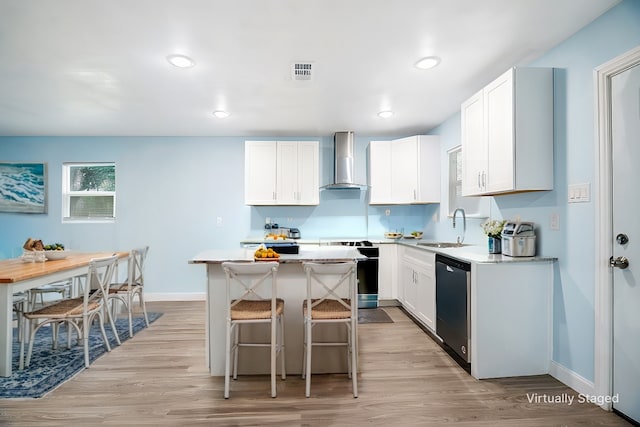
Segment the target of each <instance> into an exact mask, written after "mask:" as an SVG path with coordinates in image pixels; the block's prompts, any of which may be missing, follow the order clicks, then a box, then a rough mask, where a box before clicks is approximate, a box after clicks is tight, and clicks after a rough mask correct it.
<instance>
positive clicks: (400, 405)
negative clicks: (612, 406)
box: [0, 301, 628, 426]
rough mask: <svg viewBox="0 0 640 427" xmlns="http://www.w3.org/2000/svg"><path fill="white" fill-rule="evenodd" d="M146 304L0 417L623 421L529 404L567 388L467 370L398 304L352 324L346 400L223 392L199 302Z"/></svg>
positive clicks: (235, 386) (329, 389)
mask: <svg viewBox="0 0 640 427" xmlns="http://www.w3.org/2000/svg"><path fill="white" fill-rule="evenodd" d="M148 308H149V310H150V311H161V312H163V313H164V316H162V317H161V318H160V319H159V320H157V321H156V322H155V323H154V324H152V325H151V327H150V328H148V329H145V330H143V331H141V332H140V333H138V334H137V335H136V336H135V337H134V338H133V339H132V340H129V341H127V342H125V343H123V345H122V346H120V347H117V348H115V349H114V350H113V351H112V352H111V353H108V354H106V355H104V356H103V357H101V358H100V359H98V360H97V361H96V362H94V364H93V365H91V368H90V369H87V370H84V371H82V372H81V373H80V374H78V375H77V376H76V377H74V378H73V379H71V380H70V381H68V382H67V383H65V384H63V385H62V386H61V387H59V388H58V389H57V390H55V391H53V392H51V393H49V394H48V395H46V396H45V397H43V398H41V399H35V400H33V399H29V400H16V399H10V400H0V425H2V426H32V425H33V426H37V425H46V426H63V425H64V426H70V425H73V426H75V425H79V426H96V425H154V426H165V425H166V426H182V425H216V426H218V425H234V426H238V425H260V426H263V425H277V426H359V425H365V424H366V425H394V426H396V425H402V426H410V425H420V426H424V425H443V424H449V423H453V424H456V425H463V426H464V425H469V426H488V425H491V426H553V425H558V426H561V425H562V426H566V425H614V426H619V425H628V424H627V423H626V422H625V421H624V420H623V419H621V418H620V417H618V416H616V415H615V414H612V413H609V412H606V411H603V410H602V409H600V408H599V407H597V406H595V405H592V404H587V403H577V402H575V401H574V403H573V404H572V405H568V404H551V403H530V402H529V400H528V398H527V394H529V395H531V394H532V393H538V394H539V395H547V396H550V397H552V396H560V395H562V394H563V393H568V394H569V395H571V396H577V394H576V393H575V392H574V391H572V390H571V389H569V388H568V387H566V386H564V385H563V384H562V383H560V382H558V381H556V380H555V379H553V378H552V377H550V376H546V375H544V376H536V377H526V378H506V379H498V380H482V381H478V380H475V379H474V378H472V377H471V376H470V375H468V374H467V373H466V372H464V371H463V370H462V369H461V368H460V367H459V366H458V365H456V364H455V363H454V362H453V361H452V360H451V359H450V357H449V356H448V355H447V354H446V353H445V352H444V351H443V350H442V349H441V348H440V347H439V346H438V345H437V344H435V343H434V342H433V341H432V340H431V339H430V338H429V337H428V336H427V335H426V334H425V333H424V332H422V331H421V330H420V329H419V328H418V327H417V326H416V325H415V324H414V323H413V322H412V321H411V320H410V319H408V318H407V317H406V316H405V314H404V313H402V312H401V311H400V310H399V309H398V308H385V310H387V312H388V313H389V314H390V316H391V317H392V319H393V320H394V322H395V323H377V324H363V325H360V374H359V397H358V398H357V399H354V398H353V396H352V394H351V382H350V381H349V380H348V379H347V377H346V375H315V376H313V377H312V384H311V394H312V396H311V397H310V398H309V399H306V398H305V397H304V381H302V380H301V379H300V377H299V375H292V374H290V375H289V376H288V377H287V379H286V381H284V382H282V381H280V380H278V397H277V398H275V399H273V398H271V397H270V392H269V389H270V387H269V380H268V377H266V376H257V377H246V376H245V377H239V378H238V381H233V382H232V388H231V398H230V399H229V400H226V401H225V400H224V398H223V397H222V393H223V379H222V378H217V377H210V376H209V374H208V370H207V368H206V366H205V326H204V321H205V304H204V302H199V301H198V302H153V303H148ZM221 345H222V343H221Z"/></svg>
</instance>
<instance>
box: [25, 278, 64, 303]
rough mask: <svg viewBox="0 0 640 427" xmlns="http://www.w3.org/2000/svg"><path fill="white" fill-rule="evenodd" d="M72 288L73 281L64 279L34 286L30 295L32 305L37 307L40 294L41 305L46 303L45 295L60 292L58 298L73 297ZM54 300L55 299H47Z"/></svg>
mask: <svg viewBox="0 0 640 427" xmlns="http://www.w3.org/2000/svg"><path fill="white" fill-rule="evenodd" d="M71 288H72V281H71V279H69V280H63V281H60V282H54V283H48V284H46V285H42V286H38V287H37V288H33V289H30V290H29V295H30V296H31V301H30V303H31V307H32V308H33V307H36V305H37V304H38V296H39V297H40V305H45V295H51V294H58V298H56V300H58V299H63V298H69V297H71V296H72V295H71ZM47 302H53V301H47Z"/></svg>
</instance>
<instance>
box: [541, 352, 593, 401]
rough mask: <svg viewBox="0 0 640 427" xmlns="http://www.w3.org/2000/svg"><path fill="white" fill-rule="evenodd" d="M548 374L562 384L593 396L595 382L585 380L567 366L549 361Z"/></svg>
mask: <svg viewBox="0 0 640 427" xmlns="http://www.w3.org/2000/svg"><path fill="white" fill-rule="evenodd" d="M549 375H551V376H552V377H553V378H555V379H557V380H558V381H560V382H561V383H563V384H566V385H567V386H569V387H571V388H572V389H574V390H575V391H577V392H578V393H582V394H585V395H587V394H588V395H590V396H594V395H595V394H596V392H595V384H594V383H593V382H592V381H589V380H587V379H586V378H584V377H582V376H580V375H578V374H576V373H575V372H573V371H572V370H570V369H569V368H567V367H565V366H562V365H561V364H559V363H558V362H554V361H553V360H552V361H551V364H550V369H549Z"/></svg>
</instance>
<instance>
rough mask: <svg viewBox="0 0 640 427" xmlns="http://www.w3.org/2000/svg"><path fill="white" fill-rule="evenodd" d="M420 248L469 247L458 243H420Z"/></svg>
mask: <svg viewBox="0 0 640 427" xmlns="http://www.w3.org/2000/svg"><path fill="white" fill-rule="evenodd" d="M418 246H428V247H430V248H461V247H463V246H469V245H467V244H466V243H456V242H418Z"/></svg>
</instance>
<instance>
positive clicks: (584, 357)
mask: <svg viewBox="0 0 640 427" xmlns="http://www.w3.org/2000/svg"><path fill="white" fill-rule="evenodd" d="M638 44H640V1H638V0H626V1H624V2H622V3H621V4H619V5H618V6H617V7H615V8H613V9H611V10H610V11H609V12H608V13H606V14H604V15H603V16H602V17H600V18H599V19H598V20H596V21H594V22H593V23H591V24H590V25H588V26H587V27H585V28H583V29H582V30H581V31H579V32H578V33H576V34H575V35H574V36H572V37H571V38H569V39H568V40H566V41H565V42H563V43H561V44H560V45H558V46H557V47H555V48H554V49H552V50H550V51H549V52H547V53H545V55H543V56H542V57H541V58H538V59H537V60H536V61H535V62H533V63H531V64H527V65H531V66H539V67H553V68H555V69H556V70H555V73H554V83H555V99H554V120H555V130H554V137H555V147H554V149H555V150H554V156H555V165H554V176H555V182H554V188H555V189H554V191H549V192H541V193H525V194H516V195H508V196H499V197H494V198H493V202H492V209H491V214H492V216H493V217H495V218H508V219H511V218H515V217H516V216H520V217H521V218H522V219H523V220H527V221H534V222H535V223H536V225H537V235H538V243H539V247H538V250H539V252H540V253H542V254H544V255H547V256H554V257H557V258H558V263H557V268H556V273H555V276H556V278H555V283H554V292H553V317H554V319H553V360H554V361H556V362H558V363H559V364H561V365H563V366H565V367H566V368H568V369H570V370H572V371H574V372H576V373H577V374H579V375H581V376H582V377H584V378H585V379H587V380H589V381H593V379H594V346H595V342H594V328H595V311H594V299H595V292H596V283H595V278H594V273H595V270H594V267H593V265H594V261H595V247H594V245H595V234H594V233H595V214H596V206H595V205H594V203H593V202H591V203H574V204H568V203H567V186H568V185H570V184H578V183H590V184H591V189H592V190H591V191H592V194H591V200H593V196H594V188H595V185H596V183H595V181H594V180H595V177H596V164H595V153H596V151H597V142H596V138H595V132H594V131H595V123H594V115H595V98H594V80H593V72H594V69H595V68H596V67H598V66H599V65H601V64H603V63H605V62H607V61H609V60H610V59H613V58H615V57H616V56H618V55H620V54H622V53H624V52H626V51H628V50H630V49H632V48H634V47H636V46H638ZM477 89H478V90H479V89H480V88H477ZM471 95H472V94H471V93H470V94H469V96H471ZM432 133H435V134H439V135H440V137H441V141H442V143H443V146H442V152H443V156H444V155H445V152H446V150H448V149H450V148H452V147H455V146H457V145H459V144H460V115H459V114H457V115H455V116H453V117H451V118H450V119H449V120H447V121H446V122H445V123H443V124H442V125H440V126H439V127H438V128H436V129H434V130H433V132H432ZM443 159H444V157H443ZM552 214H558V216H559V218H560V229H559V230H551V228H550V220H551V215H552ZM447 231H448V227H447V226H445V224H444V223H440V224H438V225H436V230H435V234H436V235H438V234H440V233H441V232H447ZM516 281H517V278H514V285H515V284H516V283H515V282H516Z"/></svg>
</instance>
